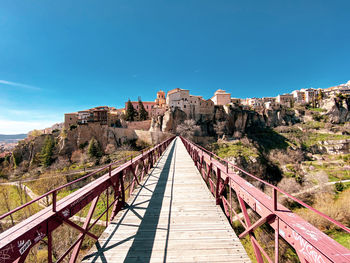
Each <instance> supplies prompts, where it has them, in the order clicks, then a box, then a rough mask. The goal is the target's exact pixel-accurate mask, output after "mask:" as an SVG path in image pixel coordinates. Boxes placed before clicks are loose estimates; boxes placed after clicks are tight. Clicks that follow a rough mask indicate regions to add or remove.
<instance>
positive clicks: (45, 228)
mask: <svg viewBox="0 0 350 263" xmlns="http://www.w3.org/2000/svg"><path fill="white" fill-rule="evenodd" d="M173 139H174V137H170V138H168V139H166V140H164V141H163V142H161V143H159V144H157V145H156V146H154V147H152V148H150V149H148V150H146V151H142V153H141V154H139V155H138V156H136V157H133V155H129V156H127V157H125V158H123V159H122V160H118V161H117V162H114V163H111V164H108V165H106V166H104V167H102V168H100V169H98V170H96V171H93V172H92V173H90V174H88V175H85V176H83V177H81V178H78V179H76V180H74V181H72V182H70V183H67V184H65V185H62V186H60V187H57V188H55V189H53V190H51V191H49V192H48V193H46V194H44V195H42V196H40V197H38V198H36V199H34V200H32V201H30V202H28V203H26V204H25V205H23V206H20V207H18V208H16V209H14V210H12V211H10V213H6V214H4V215H2V217H1V218H4V217H5V216H9V215H11V213H14V212H16V211H19V210H20V209H22V208H23V207H25V206H28V205H30V204H32V203H34V202H37V201H38V200H40V199H42V198H44V197H47V196H49V195H50V194H52V205H51V207H47V208H44V209H42V210H40V211H39V212H37V213H35V214H34V215H32V216H30V217H29V218H27V219H25V220H24V221H21V222H19V223H18V224H16V225H15V226H13V227H11V228H9V229H7V230H6V231H4V232H2V233H0V262H1V263H8V262H24V260H25V259H26V257H27V256H28V253H29V251H30V249H31V248H32V247H33V246H34V245H36V244H37V243H39V242H40V241H41V240H42V239H43V238H45V237H47V249H48V257H47V258H48V259H47V261H48V262H49V263H52V261H53V253H52V249H53V245H52V243H53V239H52V233H53V232H54V230H55V229H56V228H57V227H59V226H60V225H62V224H63V223H65V224H67V225H68V226H70V227H72V228H75V229H77V230H78V231H79V232H80V235H79V236H78V239H77V240H76V241H75V242H73V244H72V245H71V246H70V247H69V248H68V250H67V251H66V252H65V253H63V255H61V257H60V258H59V259H57V261H56V263H59V262H62V261H63V260H64V259H65V258H66V257H67V256H68V255H70V262H76V261H77V259H78V255H79V251H80V249H81V245H82V242H83V240H84V238H85V236H86V235H88V236H90V237H92V238H94V239H98V237H97V236H95V235H94V234H93V233H91V232H90V230H91V229H92V227H93V226H94V225H95V224H96V223H97V222H98V221H99V220H100V219H101V218H102V216H104V215H106V222H105V223H106V226H107V225H108V223H109V221H111V220H113V218H114V217H115V216H116V214H117V213H118V212H119V211H120V210H121V209H122V208H123V206H124V205H125V202H126V198H127V195H129V194H131V193H132V192H133V189H134V187H135V186H136V185H137V184H139V182H140V181H142V179H143V178H144V176H146V175H147V174H148V173H149V171H150V169H152V168H153V167H154V164H155V162H156V161H157V160H158V159H159V158H160V157H161V155H162V153H163V152H164V151H165V150H166V149H167V147H168V146H169V144H170V143H171V142H172V140H173ZM130 156H131V159H130V161H126V162H124V163H122V161H123V160H124V161H125V160H127V159H128V158H130ZM117 164H120V165H119V166H118V167H117V168H115V169H113V170H112V167H113V166H115V165H117ZM106 169H108V170H107V172H106V173H105V174H104V175H101V176H100V177H98V178H96V180H94V181H92V182H90V183H88V184H87V185H85V186H84V187H82V188H80V189H78V190H77V191H75V192H74V193H71V194H70V195H68V196H66V197H64V198H62V199H61V200H60V201H56V193H57V191H59V190H61V189H63V188H65V187H67V186H70V185H72V184H74V183H76V182H79V181H81V180H84V179H86V178H88V177H90V176H93V175H96V174H97V173H100V172H103V171H105V170H106ZM124 183H128V185H127V186H125V185H124ZM127 190H128V191H127ZM112 193H114V196H112V195H110V194H112ZM102 195H105V196H106V199H105V201H106V203H104V204H105V209H104V211H102V212H101V211H99V214H98V215H97V218H94V220H92V219H93V215H94V211H95V208H96V207H97V204H98V201H99V199H100V197H101V196H102ZM88 204H91V206H90V208H89V211H88V214H87V215H86V219H85V223H84V225H83V226H79V225H77V224H76V223H74V222H73V221H71V220H70V218H71V217H72V216H74V215H75V214H76V213H78V212H79V211H81V210H82V209H83V208H84V207H86V206H87V205H88ZM110 209H112V210H111V214H110V217H109V210H110ZM108 219H109V220H108ZM70 252H72V253H70Z"/></svg>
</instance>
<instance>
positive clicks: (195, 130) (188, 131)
mask: <svg viewBox="0 0 350 263" xmlns="http://www.w3.org/2000/svg"><path fill="white" fill-rule="evenodd" d="M200 131H201V129H200V127H199V126H198V125H196V122H195V121H194V120H185V121H184V122H183V123H182V124H180V125H178V126H177V128H176V133H177V134H179V135H180V136H182V137H185V138H187V139H189V140H193V138H194V136H199V134H200Z"/></svg>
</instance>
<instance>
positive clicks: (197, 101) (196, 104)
mask: <svg viewBox="0 0 350 263" xmlns="http://www.w3.org/2000/svg"><path fill="white" fill-rule="evenodd" d="M166 103H167V106H168V107H169V109H171V110H175V109H176V108H178V109H180V110H182V111H184V112H185V113H186V114H187V116H194V115H196V114H208V113H212V112H213V110H214V102H213V101H211V100H204V99H203V97H202V96H194V95H190V92H189V90H185V89H179V88H176V89H173V90H171V91H169V92H168V94H167V97H166Z"/></svg>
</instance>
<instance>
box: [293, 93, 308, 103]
mask: <svg viewBox="0 0 350 263" xmlns="http://www.w3.org/2000/svg"><path fill="white" fill-rule="evenodd" d="M292 95H293V98H294V100H295V101H297V102H305V92H303V91H300V90H294V91H293V92H292Z"/></svg>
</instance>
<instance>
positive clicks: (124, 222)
mask: <svg viewBox="0 0 350 263" xmlns="http://www.w3.org/2000/svg"><path fill="white" fill-rule="evenodd" d="M127 203H128V205H127V207H126V208H125V209H124V210H123V211H121V212H120V213H119V214H118V215H117V217H116V218H115V220H114V221H113V222H112V223H111V224H110V225H109V226H108V228H107V229H106V230H105V232H104V233H103V234H102V236H101V237H100V239H99V241H98V242H97V243H96V248H94V249H92V250H91V251H90V252H89V254H88V255H87V256H86V257H85V260H84V261H83V262H104V263H105V262H250V260H249V258H248V256H247V254H246V251H245V250H244V248H243V246H242V244H241V243H240V241H239V239H238V237H237V236H236V234H235V233H234V231H233V230H232V228H231V227H230V224H229V222H228V221H227V219H226V217H225V216H224V214H223V212H222V211H221V209H220V207H219V206H216V205H215V199H214V197H213V196H212V195H211V194H210V192H209V190H208V189H207V187H206V185H205V183H204V181H203V180H202V178H201V176H200V174H199V172H198V170H197V169H196V167H195V166H194V164H193V161H192V159H191V157H190V156H189V154H188V153H187V151H186V149H185V147H184V145H183V143H182V142H181V140H180V139H175V140H174V141H173V142H172V144H170V145H169V147H168V149H167V150H166V152H165V153H164V154H163V156H162V157H161V158H160V160H159V161H158V163H157V164H156V166H155V168H154V169H153V170H152V172H151V173H150V176H149V177H147V179H146V180H145V181H144V182H143V183H142V185H141V186H140V187H139V188H137V189H136V190H134V193H133V194H132V196H131V197H130V200H129V201H128V202H127Z"/></svg>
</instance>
